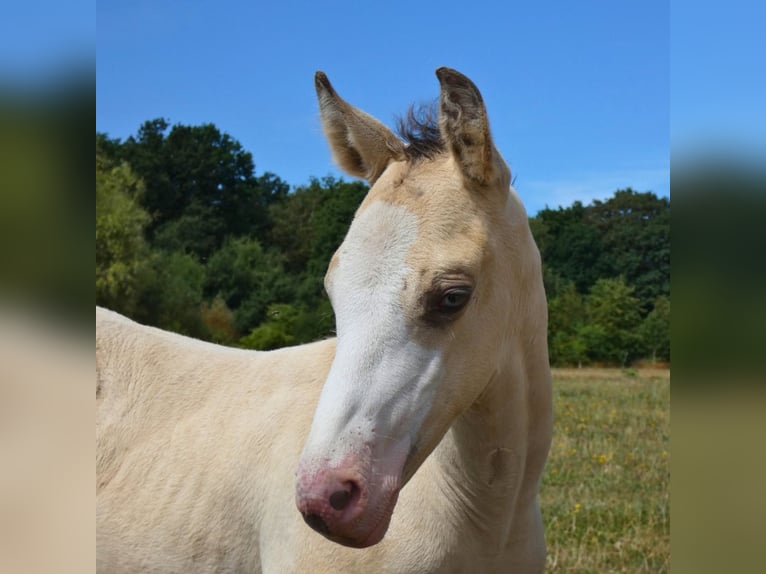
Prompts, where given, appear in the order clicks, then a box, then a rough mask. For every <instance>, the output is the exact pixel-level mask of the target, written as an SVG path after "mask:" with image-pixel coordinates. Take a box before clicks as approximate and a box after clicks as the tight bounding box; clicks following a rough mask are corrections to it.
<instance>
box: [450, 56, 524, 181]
mask: <svg viewBox="0 0 766 574" xmlns="http://www.w3.org/2000/svg"><path fill="white" fill-rule="evenodd" d="M436 77H437V78H439V83H440V84H441V94H440V96H439V130H440V131H441V135H442V138H443V139H444V141H445V142H446V143H447V146H448V147H449V150H450V152H451V153H452V155H453V157H454V158H455V161H456V162H457V164H458V165H459V166H460V169H461V172H462V173H463V177H465V178H466V180H467V181H468V182H469V183H473V184H474V185H478V186H480V187H487V186H494V185H497V184H502V185H503V186H506V187H507V185H508V184H509V183H510V171H509V169H508V166H507V165H506V164H505V161H503V158H502V157H501V156H500V153H499V152H498V151H497V150H496V149H495V144H494V143H493V142H492V136H491V135H490V133H489V119H488V118H487V110H486V108H485V107H484V100H483V99H482V97H481V94H480V93H479V90H478V88H477V87H476V85H475V84H474V83H473V82H472V81H471V80H469V79H468V78H467V77H465V76H464V75H463V74H461V73H460V72H458V71H456V70H452V69H450V68H439V69H438V70H436Z"/></svg>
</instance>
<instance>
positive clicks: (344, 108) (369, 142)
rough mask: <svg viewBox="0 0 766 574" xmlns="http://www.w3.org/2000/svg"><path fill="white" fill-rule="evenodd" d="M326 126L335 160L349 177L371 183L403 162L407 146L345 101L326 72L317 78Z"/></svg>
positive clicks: (369, 116) (321, 113)
mask: <svg viewBox="0 0 766 574" xmlns="http://www.w3.org/2000/svg"><path fill="white" fill-rule="evenodd" d="M314 84H315V85H316V90H317V98H318V99H319V112H320V115H321V117H322V127H323V128H324V133H325V135H326V136H327V140H328V141H329V142H330V148H331V149H332V154H333V158H334V159H335V161H336V163H337V164H338V165H339V166H340V167H341V168H342V169H343V170H345V171H346V172H347V173H348V174H349V175H353V176H357V177H363V178H364V179H366V180H367V181H368V182H369V183H370V184H372V183H374V182H375V180H376V179H378V178H379V177H380V175H381V174H382V173H383V171H384V170H385V169H386V167H387V166H388V164H389V163H390V162H391V161H393V160H403V159H404V158H405V155H404V143H403V142H402V140H400V139H399V138H398V137H396V135H394V133H393V132H392V131H391V130H389V129H388V128H387V127H386V126H384V125H383V124H382V123H381V122H379V121H378V120H376V119H375V118H373V117H372V116H371V115H369V114H367V113H365V112H363V111H362V110H359V109H357V108H355V107H354V106H352V105H350V104H348V103H347V102H346V101H345V100H343V99H342V98H341V97H340V96H339V95H338V94H337V92H336V91H335V89H334V88H333V87H332V84H330V80H328V79H327V76H326V75H325V74H324V72H317V73H316V75H315V76H314Z"/></svg>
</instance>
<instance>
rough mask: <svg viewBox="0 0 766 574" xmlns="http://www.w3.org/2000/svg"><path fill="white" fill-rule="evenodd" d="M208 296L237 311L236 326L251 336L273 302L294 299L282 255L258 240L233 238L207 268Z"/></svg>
mask: <svg viewBox="0 0 766 574" xmlns="http://www.w3.org/2000/svg"><path fill="white" fill-rule="evenodd" d="M204 293H205V296H206V297H208V298H210V299H212V298H213V297H216V296H220V297H221V298H222V299H223V301H225V302H226V305H227V306H228V307H229V309H231V310H232V311H233V312H234V326H235V328H236V330H237V331H238V332H240V333H249V332H250V330H251V329H253V327H255V326H256V325H258V324H259V323H260V322H261V321H263V320H265V319H266V310H267V309H268V307H269V305H271V304H272V303H280V302H284V301H288V300H291V299H292V292H291V281H290V278H289V277H288V276H286V275H285V272H284V268H283V263H282V256H281V255H279V254H278V253H276V252H274V251H265V250H264V249H263V248H262V247H261V244H260V243H259V242H258V241H257V240H255V239H249V238H247V237H239V238H232V239H229V240H227V241H226V243H225V244H224V245H223V247H222V248H221V249H220V250H218V251H216V252H215V253H214V254H213V255H212V257H210V260H209V261H208V263H207V266H206V276H205V282H204Z"/></svg>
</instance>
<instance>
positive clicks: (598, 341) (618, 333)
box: [584, 277, 641, 365]
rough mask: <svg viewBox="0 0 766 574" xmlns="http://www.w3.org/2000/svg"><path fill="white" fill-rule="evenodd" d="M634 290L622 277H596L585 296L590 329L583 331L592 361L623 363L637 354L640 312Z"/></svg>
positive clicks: (638, 348)
mask: <svg viewBox="0 0 766 574" xmlns="http://www.w3.org/2000/svg"><path fill="white" fill-rule="evenodd" d="M633 292H634V289H633V287H631V286H630V285H628V284H626V283H625V280H624V279H623V278H622V277H618V278H616V279H599V280H598V281H596V283H595V284H594V285H593V287H592V288H591V290H590V293H589V294H588V296H587V297H586V298H585V306H586V312H587V325H588V327H589V329H588V330H587V331H586V332H585V333H584V335H585V338H586V344H587V348H588V355H589V356H590V358H591V359H593V360H594V361H600V362H606V363H612V364H618V365H625V364H627V363H628V362H629V361H631V360H633V359H636V358H637V357H638V356H639V353H640V339H639V337H638V335H637V333H636V330H637V328H638V326H639V324H640V322H641V314H640V312H639V300H638V299H637V298H636V297H635V296H634V295H633Z"/></svg>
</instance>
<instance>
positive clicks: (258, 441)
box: [97, 68, 552, 573]
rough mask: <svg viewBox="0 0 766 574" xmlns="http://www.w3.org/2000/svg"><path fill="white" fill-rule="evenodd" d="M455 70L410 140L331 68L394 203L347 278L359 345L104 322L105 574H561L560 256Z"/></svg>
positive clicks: (344, 307) (374, 198) (351, 242)
mask: <svg viewBox="0 0 766 574" xmlns="http://www.w3.org/2000/svg"><path fill="white" fill-rule="evenodd" d="M436 74H437V77H438V79H439V83H440V86H441V92H440V98H439V111H438V118H436V119H435V121H428V120H426V121H425V122H423V123H418V121H417V120H416V119H414V117H412V116H411V118H410V122H409V124H408V125H405V126H404V128H403V130H402V132H403V136H404V137H403V139H402V138H400V137H398V136H397V135H395V134H394V133H393V132H392V131H391V130H389V129H388V128H387V127H386V126H384V125H383V124H382V123H380V122H379V121H377V120H376V119H374V118H372V117H371V116H369V115H368V114H366V113H365V112H362V111H361V110H359V109H357V108H355V107H353V106H351V105H349V104H348V103H347V102H345V101H344V100H343V99H341V98H340V96H339V95H338V94H337V93H336V91H335V90H334V88H333V87H332V85H331V84H330V82H329V80H328V79H327V77H326V76H325V75H324V74H323V73H321V72H318V73H317V74H316V78H315V83H316V89H317V95H318V98H319V107H320V114H321V119H322V125H323V128H324V131H325V134H326V135H327V138H328V140H329V143H330V147H331V149H332V152H333V156H334V158H335V160H336V161H337V163H338V164H339V165H340V166H341V167H342V168H343V169H344V170H345V171H347V172H348V173H349V174H351V175H353V176H358V177H363V178H365V179H366V180H367V181H368V182H369V183H370V185H371V187H370V191H369V193H368V194H367V197H366V198H365V199H364V201H363V202H362V205H361V206H360V207H359V209H358V211H357V213H356V216H355V218H354V221H353V222H352V223H351V226H350V228H349V231H348V234H347V236H346V238H345V239H344V241H343V243H342V244H341V246H340V247H339V248H338V250H337V252H336V253H335V255H334V256H333V258H332V260H331V261H330V264H329V268H328V271H327V274H326V276H325V286H326V289H327V293H328V295H329V297H330V300H331V302H332V305H333V309H334V311H335V315H336V321H337V325H336V326H337V338H336V339H332V340H326V341H321V342H318V343H312V344H309V345H303V346H298V347H292V348H287V349H281V350H278V351H272V352H266V353H263V352H252V351H242V350H235V349H228V348H224V347H220V346H216V345H212V344H207V343H202V342H199V341H194V340H191V339H188V338H185V337H181V336H178V335H174V334H170V333H166V332H163V331H160V330H157V329H153V328H149V327H143V326H140V325H137V324H135V323H133V322H131V321H129V320H127V319H125V318H123V317H121V316H119V315H117V314H115V313H112V312H110V311H105V310H97V370H98V382H97V404H98V414H97V441H98V458H97V526H98V530H97V565H98V568H99V570H101V571H104V572H107V571H136V570H141V569H147V570H155V571H168V572H190V571H237V572H240V571H252V572H275V573H284V572H304V571H308V572H397V573H406V572H412V573H415V572H417V573H421V572H463V571H476V572H496V571H498V572H499V571H502V572H508V571H512V572H540V571H542V569H543V566H544V561H545V542H544V535H543V528H542V520H541V515H540V510H539V505H538V502H537V491H538V487H539V483H540V477H541V474H542V469H543V465H544V463H545V459H546V457H547V453H548V448H549V444H550V439H551V427H552V405H551V382H550V370H549V367H548V351H547V343H546V332H547V311H546V302H545V294H544V290H543V284H542V274H541V268H540V257H539V253H538V250H537V248H536V246H535V243H534V240H533V238H532V235H531V233H530V230H529V225H528V221H527V216H526V212H525V210H524V208H523V206H522V204H521V202H520V200H519V198H518V196H517V195H516V193H515V191H514V190H513V188H512V187H511V186H510V171H509V169H508V167H507V165H506V164H505V162H504V161H503V159H502V157H501V156H500V154H499V152H498V151H497V149H496V148H495V146H494V144H493V141H492V138H491V135H490V130H489V122H488V119H487V114H486V110H485V107H484V103H483V100H482V97H481V95H480V93H479V91H478V89H477V88H476V86H475V85H474V84H473V83H472V82H471V81H470V80H469V79H468V78H466V77H465V76H463V75H462V74H460V73H458V72H456V71H454V70H451V69H447V68H440V69H439V70H437V72H436ZM296 505H297V511H296V510H295V506H296ZM307 524H308V526H306V525H307ZM309 526H310V527H311V528H309ZM312 529H313V530H312ZM320 534H321V535H320Z"/></svg>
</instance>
